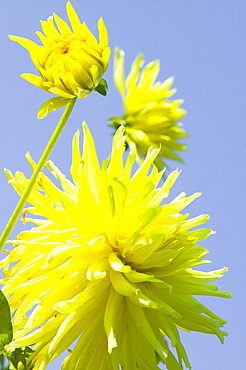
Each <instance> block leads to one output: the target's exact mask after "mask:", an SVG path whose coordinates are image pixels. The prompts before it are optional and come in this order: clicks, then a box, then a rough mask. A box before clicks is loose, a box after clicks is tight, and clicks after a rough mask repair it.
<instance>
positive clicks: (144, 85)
mask: <svg viewBox="0 0 246 370" xmlns="http://www.w3.org/2000/svg"><path fill="white" fill-rule="evenodd" d="M124 56H125V53H124V51H123V50H120V49H118V48H116V49H115V57H114V81H115V85H116V88H117V89H118V91H119V93H120V94H121V97H122V101H123V107H124V115H123V116H122V117H113V118H111V119H110V125H111V126H113V127H115V128H118V127H119V126H120V125H124V126H125V130H126V132H125V135H126V142H127V145H128V146H129V147H130V148H131V147H133V146H135V148H136V152H137V160H138V162H139V163H141V162H142V161H143V160H144V158H145V156H146V154H147V152H148V148H149V147H150V146H154V147H156V148H159V147H160V148H161V149H160V151H159V155H158V156H157V157H156V159H155V165H156V166H157V167H158V169H159V170H161V169H162V168H163V166H165V165H166V163H165V159H173V160H177V161H180V162H182V159H181V157H180V156H179V154H178V152H180V151H184V150H186V146H185V145H183V144H180V143H179V142H178V140H179V139H182V138H185V137H187V136H188V135H187V134H186V132H185V130H184V129H183V128H182V124H181V123H180V122H179V120H180V119H182V118H183V117H184V116H185V113H186V111H185V110H184V109H182V108H180V105H181V104H182V103H183V100H181V99H179V100H170V99H169V98H170V97H171V96H172V95H173V94H174V93H175V92H176V90H175V89H171V90H170V88H171V86H172V83H173V77H170V78H168V79H167V80H166V81H164V82H162V83H161V82H156V77H157V75H158V73H159V70H160V63H159V61H158V60H155V61H153V62H151V63H149V64H147V65H146V66H145V67H144V68H143V64H144V58H143V55H141V54H139V55H138V56H137V57H136V59H135V60H134V62H133V64H132V66H131V70H130V73H129V74H128V76H127V78H125V71H124Z"/></svg>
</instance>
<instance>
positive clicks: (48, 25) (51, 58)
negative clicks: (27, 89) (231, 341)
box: [9, 1, 110, 118]
mask: <svg viewBox="0 0 246 370" xmlns="http://www.w3.org/2000/svg"><path fill="white" fill-rule="evenodd" d="M66 7H67V15H68V18H69V21H70V23H71V28H72V29H71V28H70V27H69V25H68V24H67V23H66V22H65V21H64V20H62V19H61V18H60V17H59V16H58V15H57V14H55V13H54V14H53V16H51V17H49V18H48V19H47V21H41V22H40V23H41V27H42V30H43V33H41V32H39V31H38V32H36V34H37V35H38V37H39V38H40V41H41V42H42V44H43V45H42V46H40V45H37V44H36V43H35V42H33V41H31V40H28V39H26V38H24V37H19V36H9V37H10V39H11V40H13V41H17V42H18V43H19V44H20V45H22V46H23V47H24V48H26V49H27V50H28V51H29V53H30V57H31V59H32V61H33V63H34V65H35V67H36V69H37V71H38V73H39V74H40V76H41V77H40V76H36V75H33V74H30V73H24V74H22V75H21V77H23V78H24V79H25V80H27V81H29V82H31V83H32V84H33V85H35V86H37V87H39V88H40V89H43V90H45V91H49V92H51V93H54V94H56V95H58V96H59V97H55V98H52V99H50V100H48V101H46V102H45V103H44V104H43V105H42V106H41V107H40V110H39V113H38V117H39V118H43V117H45V116H46V115H47V114H48V113H49V112H52V111H54V110H55V109H58V108H60V107H62V106H64V105H66V104H67V103H68V102H69V101H70V100H71V99H73V98H75V97H78V98H85V97H86V96H87V95H88V94H90V92H91V91H92V90H97V91H98V92H99V93H101V94H102V95H106V92H107V83H106V81H105V80H104V79H101V77H102V75H103V74H104V73H105V72H106V70H107V67H108V61H109V57H110V48H109V47H108V34H107V29H106V27H105V25H104V22H103V20H102V18H100V19H99V21H98V30H99V43H98V41H97V39H96V38H95V36H94V35H93V34H92V33H91V32H90V30H89V29H88V28H87V26H86V24H85V23H81V22H80V20H79V17H78V15H77V14H76V12H75V10H74V8H73V7H72V4H71V3H70V1H68V2H67V6H66ZM54 21H55V23H54ZM55 24H56V26H55Z"/></svg>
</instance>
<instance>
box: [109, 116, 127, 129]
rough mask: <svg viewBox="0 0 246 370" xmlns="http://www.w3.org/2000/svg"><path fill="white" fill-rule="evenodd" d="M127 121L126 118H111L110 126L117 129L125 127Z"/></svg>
mask: <svg viewBox="0 0 246 370" xmlns="http://www.w3.org/2000/svg"><path fill="white" fill-rule="evenodd" d="M125 124H126V120H125V118H124V117H110V118H109V126H112V127H115V128H116V129H117V128H118V127H120V126H121V125H125Z"/></svg>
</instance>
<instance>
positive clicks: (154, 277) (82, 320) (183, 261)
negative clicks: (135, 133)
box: [0, 123, 230, 370]
mask: <svg viewBox="0 0 246 370" xmlns="http://www.w3.org/2000/svg"><path fill="white" fill-rule="evenodd" d="M83 129H84V144H83V154H82V155H81V153H80V148H79V134H80V133H79V131H78V132H77V133H76V134H75V136H74V138H73V146H72V165H71V176H72V181H69V180H68V179H67V178H66V177H65V175H64V174H62V172H61V171H60V170H59V169H58V168H57V167H56V166H55V165H54V163H53V162H51V161H49V162H48V163H47V167H48V169H49V170H50V171H51V173H52V174H53V175H54V177H55V178H56V180H59V181H60V183H61V189H60V188H58V187H57V186H56V185H55V184H54V183H53V182H52V181H51V180H50V179H49V178H48V177H47V176H46V175H44V174H43V173H40V176H39V178H38V181H37V184H36V187H35V189H34V190H33V191H32V193H31V195H30V197H29V203H30V204H31V205H32V206H33V207H30V208H28V209H27V210H26V211H25V212H24V214H23V219H24V221H25V222H31V223H32V224H34V227H33V228H32V229H31V230H26V231H23V232H21V233H20V234H19V235H18V237H17V238H16V240H14V241H13V249H12V250H11V251H10V252H9V253H8V255H7V257H6V258H5V259H3V260H2V261H1V263H0V267H1V268H3V273H4V275H5V277H4V281H2V282H3V284H4V286H3V293H4V294H5V295H6V297H7V298H9V304H10V307H11V309H12V312H13V329H14V337H13V341H12V342H11V343H10V344H9V345H8V346H7V347H8V349H10V348H15V347H24V346H30V345H33V344H35V345H34V347H33V349H34V353H33V354H32V355H31V356H30V358H28V359H27V362H28V364H29V366H28V369H30V368H32V366H34V367H33V368H32V369H34V370H40V369H42V370H44V369H45V368H46V366H47V365H48V364H49V363H50V362H51V361H53V360H54V359H55V358H56V357H57V356H59V355H60V354H61V353H62V352H64V351H66V350H67V349H68V348H69V346H71V344H72V343H73V342H74V341H75V340H76V339H77V342H76V344H75V347H74V349H73V350H69V354H68V356H67V357H66V359H65V360H64V362H63V365H62V370H70V369H85V370H89V369H90V370H95V369H101V370H114V369H117V370H118V369H124V370H146V369H158V365H157V364H158V363H159V362H160V361H161V362H164V363H165V364H166V366H167V369H169V370H180V369H182V367H183V365H185V366H186V367H188V368H190V363H189V360H188V357H187V354H186V352H185V349H184V347H183V345H182V343H181V339H180V334H179V329H183V330H186V331H198V332H202V333H208V334H215V335H216V336H217V337H218V338H219V340H220V341H221V342H223V340H224V336H225V335H226V333H225V332H224V331H221V327H223V325H224V324H225V323H226V322H225V321H224V320H223V319H221V318H220V317H218V316H217V315H215V314H214V313H213V312H211V311H210V310H209V309H208V308H206V307H205V306H204V305H203V304H201V303H200V302H199V301H198V300H197V299H196V298H194V296H196V295H207V296H217V297H225V298H228V297H230V294H229V293H228V292H222V291H219V290H218V288H217V287H216V285H214V284H210V282H211V281H213V280H217V279H218V278H220V277H221V274H222V273H223V272H225V271H226V268H224V269H221V270H217V271H212V272H202V271H199V270H197V269H196V266H199V265H201V264H202V263H207V262H209V261H207V260H203V257H204V255H205V254H206V253H207V252H208V251H207V250H206V249H204V248H202V247H200V246H198V245H197V243H199V242H200V241H201V240H202V239H205V238H207V237H208V236H209V235H210V234H211V233H212V232H211V231H210V230H209V229H206V228H201V227H200V225H201V224H203V223H205V222H206V221H207V220H208V218H209V217H208V216H207V215H201V216H198V217H195V218H189V215H188V214H187V213H186V214H183V213H181V212H182V210H183V209H184V208H185V207H186V206H188V205H189V203H191V202H192V201H193V200H194V199H196V198H197V197H198V196H199V195H200V194H199V193H195V194H194V195H191V196H186V194H185V193H181V194H180V195H178V196H177V197H176V198H174V199H173V200H172V201H171V202H168V201H166V200H165V199H166V198H167V197H168V196H169V192H170V189H171V187H172V185H173V183H174V182H175V180H176V179H177V177H178V175H179V172H178V171H174V172H172V173H171V174H170V175H169V176H168V178H167V179H166V181H165V182H164V183H163V184H162V185H159V186H158V184H159V182H160V180H161V179H162V176H163V171H161V172H158V170H157V168H156V167H155V166H154V165H153V162H154V161H155V159H156V157H157V155H158V154H159V149H156V148H153V147H152V148H150V149H149V150H148V153H147V156H146V158H145V160H144V161H143V163H142V165H140V166H139V168H138V170H137V171H136V172H135V173H134V174H132V173H131V172H132V166H133V163H134V161H135V159H136V153H135V149H132V150H131V151H130V153H129V155H128V156H127V159H126V162H125V164H124V162H123V153H124V150H125V137H124V127H122V126H121V127H120V128H119V129H118V130H117V132H116V134H115V136H114V138H113V144H112V153H111V156H110V159H109V160H106V161H103V162H102V165H101V166H100V165H99V162H98V158H97V154H96V150H95V145H94V142H93V138H92V136H91V134H90V131H89V129H88V127H87V126H86V124H85V123H84V124H83ZM27 159H28V161H29V162H30V164H31V166H32V168H33V169H34V168H35V163H34V161H33V160H32V158H31V157H30V155H29V154H28V155H27ZM6 175H7V178H8V179H9V182H10V184H11V185H12V186H13V188H14V189H15V190H16V191H17V192H18V193H19V194H22V193H23V191H24V189H25V187H26V185H27V183H28V179H27V178H26V177H25V176H24V174H23V173H21V172H17V173H16V174H15V175H12V174H11V172H10V171H6ZM163 200H164V202H163ZM162 202H163V203H162ZM27 212H29V213H31V214H33V215H34V217H35V216H38V218H27V217H26V214H27ZM40 216H41V218H40ZM194 228H195V229H194ZM172 347H173V348H174V350H175V351H174V353H173V352H172Z"/></svg>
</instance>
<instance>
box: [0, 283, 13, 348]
mask: <svg viewBox="0 0 246 370" xmlns="http://www.w3.org/2000/svg"><path fill="white" fill-rule="evenodd" d="M0 318H1V320H0V353H3V348H4V346H5V345H6V344H8V343H9V342H11V340H12V338H13V328H12V324H11V316H10V308H9V304H8V301H7V299H6V298H5V295H4V294H3V292H2V291H1V290H0Z"/></svg>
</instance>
